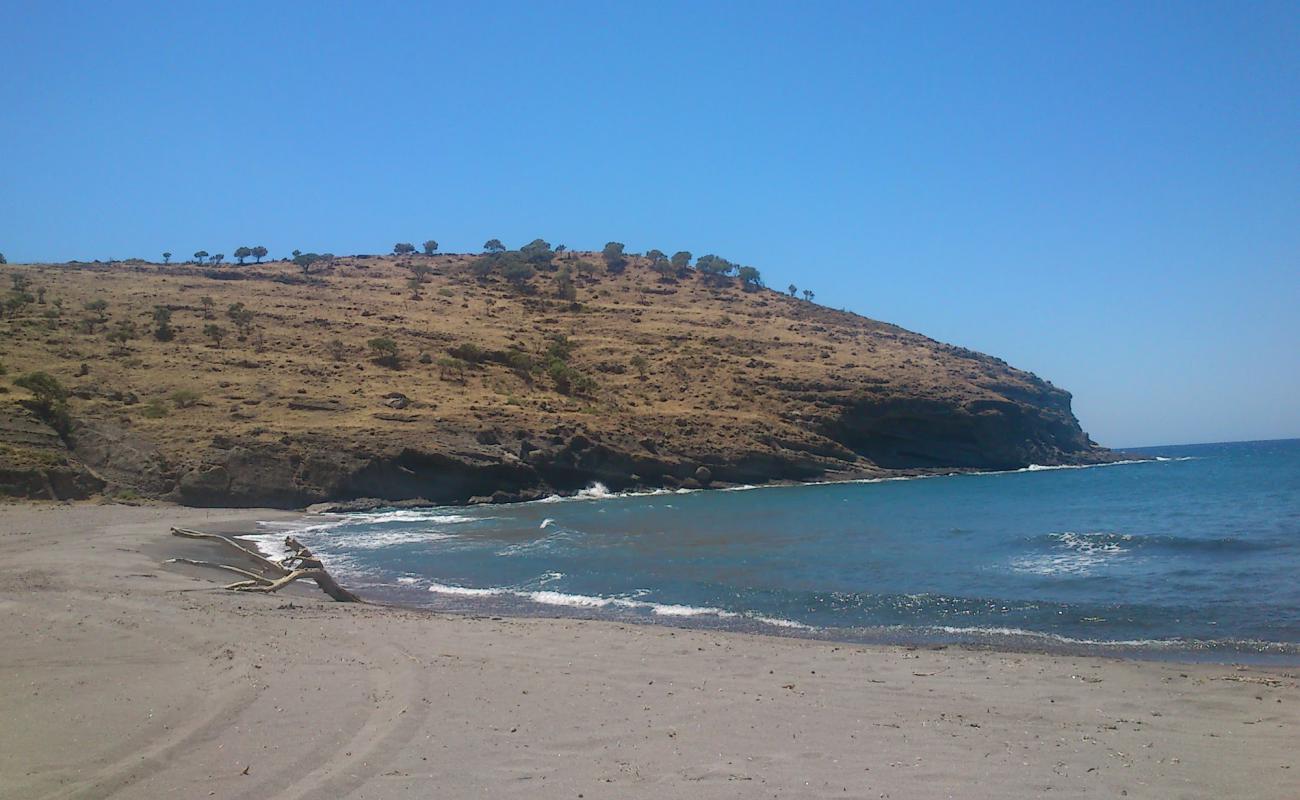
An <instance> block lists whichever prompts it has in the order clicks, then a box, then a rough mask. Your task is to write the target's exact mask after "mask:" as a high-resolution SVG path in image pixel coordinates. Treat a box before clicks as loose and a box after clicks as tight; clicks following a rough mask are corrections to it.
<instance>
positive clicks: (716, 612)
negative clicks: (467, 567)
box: [428, 573, 817, 631]
mask: <svg viewBox="0 0 1300 800" xmlns="http://www.w3.org/2000/svg"><path fill="white" fill-rule="evenodd" d="M552 575H553V576H554V577H563V576H562V575H559V574H558V573H552ZM428 590H429V591H430V592H434V593H436V594H447V595H458V596H462V597H501V596H512V597H516V598H519V599H521V600H527V601H528V602H531V603H537V604H538V605H545V606H559V607H564V608H576V609H598V608H617V609H623V610H629V611H639V612H644V613H646V614H649V615H651V616H656V617H714V618H717V619H738V618H744V619H748V620H751V621H753V622H758V623H762V624H764V625H771V626H774V627H780V628H795V629H802V630H810V631H811V630H817V629H816V628H814V627H813V626H812V625H805V624H804V623H802V622H797V621H795V620H790V619H782V618H780V617H771V616H766V615H762V614H757V613H754V612H743V613H741V612H736V611H728V610H726V609H723V608H716V607H714V606H691V605H683V604H679V603H656V602H652V601H649V600H636V599H633V598H628V597H605V596H602V595H589V594H573V593H570V592H557V591H551V590H544V589H537V590H521V589H518V588H515V587H488V588H473V587H468V586H452V585H448V584H445V583H436V582H435V583H430V584H429V587H428Z"/></svg>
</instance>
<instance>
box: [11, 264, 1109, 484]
mask: <svg viewBox="0 0 1300 800" xmlns="http://www.w3.org/2000/svg"><path fill="white" fill-rule="evenodd" d="M476 258H477V256H468V255H447V256H421V255H411V256H402V257H391V256H384V257H367V256H356V257H346V258H338V259H335V260H334V261H332V262H329V263H327V264H326V265H324V266H321V265H318V267H320V269H319V270H318V271H316V272H314V273H313V274H311V275H308V276H303V274H302V273H301V271H300V270H299V269H297V268H296V267H295V266H294V265H292V264H290V263H287V262H272V263H266V264H261V265H247V266H234V265H226V266H223V267H222V268H219V269H218V268H210V267H204V266H198V265H171V266H162V265H158V264H145V263H139V262H136V263H115V264H107V265H103V264H66V265H8V266H6V267H2V268H0V271H2V273H0V280H2V281H3V284H0V291H3V290H7V289H8V288H9V286H10V284H11V281H15V278H14V277H13V276H18V277H17V278H16V283H21V282H23V281H24V279H25V280H26V281H28V282H29V285H28V286H27V288H26V289H25V291H26V292H27V294H28V295H30V296H31V298H32V302H28V303H22V302H21V301H17V302H11V303H9V304H8V305H7V306H6V308H5V310H4V318H3V320H2V321H0V361H2V362H3V364H4V366H5V367H7V372H8V374H7V375H5V376H4V377H3V378H0V386H5V387H7V388H8V392H7V393H6V394H4V395H2V396H0V403H3V405H2V406H0V408H3V409H5V410H4V412H3V413H0V442H3V443H4V444H0V484H4V485H5V488H6V489H7V491H9V492H10V493H18V494H54V495H57V496H68V495H73V496H75V495H77V494H79V493H85V492H87V491H93V490H95V488H96V487H98V486H101V485H103V486H106V487H107V489H108V490H109V491H110V492H136V493H139V494H143V495H156V496H170V497H172V498H174V499H177V500H180V501H182V502H186V503H191V504H225V505H229V504H234V505H251V504H271V505H276V506H301V505H305V504H307V503H311V502H316V501H321V500H338V499H349V498H356V497H379V498H385V499H390V500H397V499H406V498H427V499H430V500H433V501H437V502H462V501H467V500H470V499H471V498H474V497H481V496H492V495H493V494H494V493H495V498H496V499H497V500H505V499H516V498H520V497H531V496H536V495H537V494H539V493H548V492H551V491H566V490H573V489H577V488H581V487H582V486H585V485H587V484H588V483H590V482H591V481H594V480H600V481H603V482H605V483H606V484H607V485H609V486H610V487H611V488H627V487H634V486H679V485H683V484H684V485H687V486H694V485H696V482H699V483H704V484H708V483H713V484H715V485H716V484H719V483H752V482H762V481H772V480H809V479H822V478H827V477H845V476H856V475H876V474H884V473H885V472H886V471H891V470H906V471H921V470H934V469H942V470H950V469H1000V468H1014V467H1020V466H1024V465H1027V464H1029V463H1070V462H1082V461H1091V460H1101V459H1106V458H1108V457H1109V456H1108V453H1107V451H1105V450H1103V449H1101V448H1098V447H1096V446H1095V445H1093V444H1092V443H1091V442H1089V440H1088V439H1087V437H1086V436H1085V435H1084V434H1083V432H1082V431H1081V430H1080V429H1079V426H1078V423H1077V422H1076V421H1075V419H1074V416H1073V415H1072V413H1071V412H1070V405H1069V401H1070V396H1069V394H1068V393H1066V392H1064V391H1062V390H1059V389H1057V388H1055V387H1053V386H1051V385H1050V384H1048V383H1046V382H1044V381H1042V380H1040V379H1039V378H1037V377H1035V376H1033V375H1031V374H1029V373H1026V372H1022V371H1019V370H1016V369H1013V368H1011V367H1009V366H1007V365H1006V364H1005V363H1003V362H1002V361H1000V360H998V359H994V358H991V357H989V356H984V355H981V354H978V353H974V352H971V351H968V350H964V349H961V348H956V347H951V346H948V345H944V344H941V343H938V342H935V341H933V340H931V339H927V338H926V337H924V336H920V335H918V334H915V333H911V332H908V331H905V330H903V329H901V328H898V327H895V326H893V325H888V324H884V323H880V322H876V321H873V320H869V319H865V318H863V317H859V316H856V315H853V314H848V313H843V312H839V311H833V310H830V309H828V308H824V307H822V306H819V305H815V304H813V303H810V302H807V301H804V300H800V299H795V298H792V297H789V296H786V295H784V294H782V293H779V292H775V291H771V290H766V289H761V290H757V291H752V292H749V291H743V290H742V288H741V287H740V285H739V283H738V281H736V279H734V278H728V279H724V280H723V281H722V283H721V284H720V285H713V284H711V283H710V282H708V281H706V280H705V279H704V278H703V277H702V276H700V275H699V274H697V273H691V274H689V275H686V276H685V277H682V278H679V279H664V278H661V277H660V276H659V275H658V274H656V273H655V272H654V271H652V270H651V269H650V268H649V266H648V265H647V263H646V262H645V261H644V260H638V259H632V261H631V263H630V265H629V266H628V267H627V269H626V270H625V271H624V272H622V273H621V274H609V273H608V272H607V271H606V270H605V268H604V266H603V264H602V263H601V258H600V255H599V254H593V253H568V254H564V255H563V256H560V257H559V258H558V259H557V260H556V262H555V265H558V266H561V267H563V266H566V265H567V266H568V267H569V268H570V269H571V270H573V272H574V282H575V285H576V291H577V301H576V303H574V302H570V301H567V300H561V299H559V298H558V297H557V279H556V275H557V273H556V272H554V271H541V272H539V273H538V274H537V275H536V276H534V277H533V278H531V279H530V280H529V281H528V283H527V284H526V285H525V286H523V287H519V286H516V285H513V284H511V283H509V282H508V281H506V280H505V279H504V278H502V277H501V276H500V275H497V274H493V275H490V276H488V277H487V278H485V279H479V278H476V277H475V276H474V275H473V274H472V273H471V271H470V267H471V264H472V263H473V262H474V261H475V259H476ZM417 264H423V265H427V266H428V267H430V268H431V272H430V274H428V275H427V276H426V279H425V281H424V282H423V283H420V284H419V286H418V287H413V286H412V285H411V277H412V271H411V267H413V266H414V265H417ZM38 290H39V291H38ZM13 296H14V295H13V293H11V294H10V297H11V298H12V297H13ZM204 297H210V298H211V299H212V305H211V310H210V314H211V317H212V319H206V318H205V314H206V313H209V312H208V311H206V310H205V305H204V303H203V299H202V298H204ZM39 300H43V301H44V302H39ZM95 300H103V301H105V302H106V303H107V308H106V309H104V311H103V312H102V314H99V313H96V312H94V311H89V310H86V306H87V304H89V303H92V302H93V301H95ZM236 303H243V304H244V307H245V308H246V309H248V311H250V312H251V321H250V323H249V324H250V325H251V327H250V328H249V330H248V333H247V335H243V336H240V335H238V334H237V332H236V323H235V322H234V321H233V320H232V318H231V317H230V316H229V315H228V313H227V310H228V308H229V307H230V306H231V305H232V304H236ZM157 306H163V307H165V308H167V309H170V310H171V321H170V326H171V327H172V328H173V329H174V333H175V335H174V338H172V339H171V340H170V341H159V340H158V339H157V338H155V336H154V335H153V331H154V330H155V328H156V323H155V320H154V315H153V312H154V309H155V307H157ZM101 316H102V318H103V319H102V321H100V317H101ZM124 324H125V325H126V326H127V327H129V326H130V325H134V327H135V329H136V333H137V335H136V336H135V338H127V339H126V340H125V341H121V340H118V341H111V340H110V334H112V333H113V332H115V331H120V330H122V328H123V325H124ZM208 325H217V326H219V327H221V328H223V329H225V330H226V331H227V332H228V335H227V336H226V337H225V339H224V341H223V342H222V343H221V346H217V345H216V344H215V342H214V341H213V340H212V339H211V338H210V337H209V336H207V335H205V333H204V329H205V326H208ZM557 336H563V337H567V341H568V343H569V345H570V346H571V347H570V352H569V354H568V355H567V358H566V360H565V363H566V364H567V367H568V369H567V370H566V369H564V368H560V369H559V370H558V371H557V370H551V371H548V370H547V368H546V364H545V358H546V353H547V350H548V348H551V347H552V342H553V341H554V340H555V337H557ZM376 338H387V339H391V340H392V341H393V342H395V343H396V345H397V348H398V353H399V363H398V365H397V366H385V365H383V364H380V363H376V360H375V358H374V357H373V355H374V354H373V352H372V350H371V348H370V347H369V346H368V344H367V343H368V342H369V341H370V340H372V339H376ZM336 339H337V340H339V341H340V342H341V343H342V344H341V347H340V346H338V345H333V346H332V345H331V342H332V341H333V340H336ZM466 344H469V345H474V346H476V347H477V348H480V349H481V350H483V351H497V353H496V354H495V355H489V356H488V360H486V361H483V362H482V363H468V364H465V365H464V366H463V367H461V366H460V365H458V364H456V363H450V362H449V361H448V359H450V355H449V353H450V352H451V351H452V350H454V349H455V348H458V347H460V346H463V345H466ZM512 349H514V350H517V351H520V352H522V353H524V354H526V355H527V356H528V357H529V358H531V359H532V360H533V361H534V362H535V366H534V367H533V368H532V369H525V368H522V367H523V365H522V364H521V363H520V362H522V361H526V360H527V359H523V358H522V357H521V356H518V355H511V353H510V351H511V350H512ZM458 352H460V353H461V354H462V355H466V354H467V353H466V351H465V350H463V349H462V350H460V351H458ZM468 355H471V356H473V355H474V354H473V353H472V352H471V353H468ZM512 359H513V360H514V362H515V363H514V367H515V368H512V367H511V366H510V365H507V364H506V363H499V362H505V361H510V360H512ZM36 370H42V371H46V372H48V373H50V374H51V375H53V376H55V377H56V378H57V379H58V380H59V381H60V382H61V383H62V384H63V385H64V386H66V387H67V388H68V389H69V390H70V391H71V398H70V399H69V401H68V408H69V412H70V416H71V426H70V428H69V430H68V431H67V435H66V436H65V440H66V442H67V444H68V446H69V448H70V449H69V450H68V451H61V450H60V449H59V440H58V437H53V439H52V440H51V438H50V437H49V436H48V432H49V431H48V428H46V427H45V426H43V425H41V424H40V423H39V422H38V421H36V419H35V417H34V415H33V414H32V413H30V412H28V411H26V410H24V409H23V408H22V407H20V405H19V401H21V400H24V399H26V398H27V397H28V393H27V392H26V391H25V390H23V389H20V388H17V387H15V386H13V385H12V381H13V379H15V378H16V377H18V376H19V375H22V374H25V373H29V372H32V371H36ZM587 379H590V381H587ZM566 380H567V381H568V382H569V383H570V387H569V394H564V393H562V392H561V391H559V389H561V388H564V387H563V386H562V385H561V384H562V383H563V382H564V381H566ZM584 384H586V386H587V388H586V389H585V390H584V388H583V387H584ZM178 392H182V394H181V395H178V394H177V393H178ZM185 392H191V393H193V395H192V396H191V397H189V398H187V397H186V396H185V395H184V393H185ZM394 393H400V394H394ZM191 403H192V404H191ZM178 406H183V407H178ZM38 429H43V430H44V431H45V435H44V436H43V437H42V435H38V433H33V431H38ZM23 431H26V432H27V433H25V434H24V433H22V432H23ZM38 432H39V431H38ZM701 467H703V469H701ZM56 484H57V485H56Z"/></svg>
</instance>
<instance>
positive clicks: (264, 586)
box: [170, 528, 362, 603]
mask: <svg viewBox="0 0 1300 800" xmlns="http://www.w3.org/2000/svg"><path fill="white" fill-rule="evenodd" d="M172 535H173V536H180V537H181V538H184V539H207V540H209V541H214V542H218V543H220V544H223V545H225V546H227V547H230V548H232V549H234V550H238V551H239V553H240V554H241V555H243V556H244V557H246V558H251V559H252V560H253V561H255V562H257V564H258V565H259V566H260V567H261V568H262V569H263V570H264V571H266V572H269V573H271V574H272V575H273V576H274V577H273V578H271V577H267V576H266V575H261V574H258V573H256V572H253V571H251V570H246V569H242V568H240V567H236V566H233V565H231V564H221V563H217V562H213V561H196V560H194V559H190V558H173V559H170V560H171V561H172V562H174V563H179V564H190V565H193V566H196V567H209V568H211V569H220V570H225V571H227V572H234V573H236V574H238V575H242V576H244V578H245V580H242V581H237V582H235V583H232V584H228V585H227V586H226V587H225V588H227V589H232V590H234V591H237V592H278V591H280V590H281V589H283V588H284V587H286V586H288V585H289V584H291V583H293V582H294V581H298V580H312V581H315V582H316V585H317V586H319V587H320V588H321V591H323V592H325V594H327V595H329V596H330V597H332V598H334V599H335V600H337V601H339V602H340V603H360V602H362V600H361V598H360V597H357V596H356V595H355V594H353V593H352V592H350V591H348V590H347V589H345V588H343V587H342V586H340V585H339V583H338V581H336V580H334V576H333V575H330V574H329V571H328V570H326V569H325V565H324V564H323V563H322V562H321V560H320V559H319V558H317V557H316V556H315V555H314V554H313V553H312V552H311V550H309V549H307V547H306V545H304V544H303V543H302V542H299V541H298V540H297V539H295V538H293V537H292V536H286V537H285V539H284V546H285V547H286V548H288V549H289V550H290V551H291V553H290V554H289V555H287V556H285V557H284V558H282V559H280V560H279V561H273V560H271V559H269V558H267V557H266V556H264V555H262V554H261V553H259V552H257V551H256V550H253V549H251V548H248V547H245V546H244V545H242V544H240V543H239V542H237V541H235V540H234V539H232V538H231V537H229V536H222V535H221V534H219V533H204V532H203V531H194V530H189V529H187V528H172Z"/></svg>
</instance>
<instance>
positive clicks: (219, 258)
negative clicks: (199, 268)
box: [208, 253, 226, 264]
mask: <svg viewBox="0 0 1300 800" xmlns="http://www.w3.org/2000/svg"><path fill="white" fill-rule="evenodd" d="M225 260H226V255H225V254H224V253H217V254H216V255H215V256H212V257H211V258H209V259H208V262H209V263H211V264H220V263H221V262H222V261H225Z"/></svg>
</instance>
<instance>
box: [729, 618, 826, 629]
mask: <svg viewBox="0 0 1300 800" xmlns="http://www.w3.org/2000/svg"><path fill="white" fill-rule="evenodd" d="M746 616H747V617H749V618H750V619H752V620H754V621H755V622H761V623H763V624H764V625H775V626H776V627H778V628H798V629H800V630H805V631H815V630H817V629H816V628H814V627H813V626H812V625H805V624H803V623H802V622H795V621H794V620H792V619H782V618H780V617H765V616H762V615H759V614H746Z"/></svg>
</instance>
